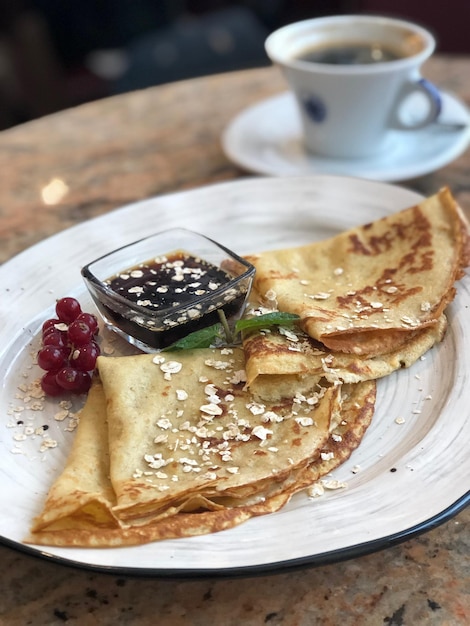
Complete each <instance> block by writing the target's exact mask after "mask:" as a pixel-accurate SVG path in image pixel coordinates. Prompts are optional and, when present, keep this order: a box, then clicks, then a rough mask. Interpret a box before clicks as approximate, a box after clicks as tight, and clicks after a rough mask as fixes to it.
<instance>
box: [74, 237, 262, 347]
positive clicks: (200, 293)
mask: <svg viewBox="0 0 470 626" xmlns="http://www.w3.org/2000/svg"><path fill="white" fill-rule="evenodd" d="M81 273H82V276H83V279H84V281H85V284H86V286H87V288H88V290H89V292H90V294H91V296H92V298H93V300H94V302H95V304H96V307H97V308H98V311H99V312H100V314H101V316H102V317H103V319H104V321H105V323H106V324H107V326H108V327H109V328H111V329H112V330H114V331H115V332H116V333H118V334H119V335H120V336H121V337H123V338H124V339H126V340H127V341H128V342H130V343H131V344H133V345H135V346H137V347H138V348H140V349H141V350H143V351H144V352H157V351H158V350H161V349H162V348H166V347H168V346H170V345H171V344H173V343H174V342H175V341H177V340H179V339H181V338H182V337H184V336H186V335H188V334H190V333H192V332H194V331H196V330H200V329H202V328H205V327H207V326H210V325H212V324H215V323H216V322H219V321H220V319H221V312H223V314H224V315H225V318H226V320H227V322H228V324H229V325H230V324H234V322H235V321H236V320H237V319H239V318H240V316H241V315H242V314H243V311H244V309H245V306H246V302H247V298H248V296H249V294H250V291H251V286H252V282H253V277H254V274H255V268H254V267H253V266H252V265H251V264H250V263H248V262H247V261H246V260H245V259H243V258H242V257H240V256H238V255H237V254H235V253H234V252H232V251H231V250H229V249H228V248H226V247H225V246H222V245H221V244H219V243H217V242H216V241H213V240H212V239H209V238H208V237H205V236H204V235H201V234H199V233H196V232H193V231H191V230H187V229H184V228H173V229H170V230H166V231H162V232H160V233H156V234H154V235H151V236H149V237H145V238H143V239H140V240H138V241H135V242H133V243H130V244H128V245H125V246H123V247H122V248H118V249H117V250H114V251H112V252H110V253H108V254H105V255H104V256H101V257H100V258H98V259H95V260H94V261H91V263H88V264H87V265H85V266H84V267H83V268H82V270H81Z"/></svg>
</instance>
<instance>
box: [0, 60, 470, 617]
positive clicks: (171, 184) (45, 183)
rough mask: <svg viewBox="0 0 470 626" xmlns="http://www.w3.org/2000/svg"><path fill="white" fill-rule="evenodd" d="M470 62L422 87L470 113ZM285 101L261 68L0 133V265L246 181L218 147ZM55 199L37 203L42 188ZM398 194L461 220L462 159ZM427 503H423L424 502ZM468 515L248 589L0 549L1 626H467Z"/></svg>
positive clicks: (465, 166)
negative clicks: (434, 197)
mask: <svg viewBox="0 0 470 626" xmlns="http://www.w3.org/2000/svg"><path fill="white" fill-rule="evenodd" d="M469 68H470V58H466V57H445V56H436V57H435V58H433V59H432V60H431V61H430V62H429V63H428V65H427V67H426V75H427V77H428V78H430V79H432V80H433V81H435V82H436V83H437V84H439V85H441V86H443V87H444V88H446V89H447V90H450V91H452V92H454V93H456V94H458V96H459V97H460V99H461V100H463V101H465V102H466V103H467V104H468V105H470V82H469V81H468V76H469ZM285 88H286V86H285V83H284V81H283V79H282V77H281V75H280V74H279V73H278V71H277V70H276V69H274V68H261V69H255V70H249V71H242V72H234V73H230V74H224V75H216V76H210V77H205V78H200V79H195V80H189V81H183V82H179V83H174V84H169V85H164V86H159V87H155V88H150V89H147V90H143V91H138V92H133V93H129V94H124V95H121V96H116V97H112V98H108V99H104V100H100V101H97V102H93V103H89V104H85V105H82V106H80V107H76V108H74V109H71V110H67V111H63V112H60V113H57V114H54V115H51V116H47V117H44V118H42V119H38V120H35V121H32V122H30V123H27V124H24V125H21V126H18V127H15V128H12V129H9V130H7V131H4V132H2V133H0V262H4V261H6V260H8V259H9V258H11V257H12V256H13V255H15V254H17V253H19V252H20V251H22V250H24V249H26V248H28V247H29V246H31V245H32V244H34V243H36V242H38V241H40V240H42V239H44V238H46V237H48V236H50V235H53V234H54V233H57V232H60V231H61V230H63V229H65V228H67V227H69V226H71V225H74V224H77V223H80V222H82V221H84V220H87V219H89V218H91V217H94V216H97V215H101V214H105V213H107V212H109V211H111V210H113V209H114V208H117V207H119V206H122V205H124V204H127V203H129V202H133V201H135V200H138V199H143V198H147V197H151V196H155V195H159V194H163V193H167V192H172V191H178V190H182V189H191V188H195V187H198V186H201V185H205V184H209V183H213V182H218V181H225V180H233V179H237V178H240V177H242V176H247V175H249V174H247V173H246V172H244V171H242V170H241V169H240V168H238V167H237V166H235V165H233V164H232V163H231V162H230V161H229V160H228V159H227V158H226V157H225V156H224V154H223V151H222V149H221V145H220V136H221V133H222V131H223V129H224V128H225V127H226V125H227V124H228V123H229V122H230V120H231V119H232V118H233V117H234V116H235V115H236V114H237V113H239V112H240V111H242V110H243V109H244V108H245V107H247V106H249V105H251V104H253V103H255V102H257V101H260V100H262V99H263V98H266V97H269V96H271V95H274V94H276V93H279V92H280V91H282V90H284V89H285ZM55 180H60V181H62V183H64V184H65V186H64V187H63V194H62V198H61V199H60V200H59V201H58V202H55V203H47V202H45V195H44V194H45V193H46V192H47V189H49V188H50V187H49V186H50V184H51V182H52V181H55ZM400 184H402V185H403V186H406V187H408V188H410V189H413V190H415V191H418V192H421V193H423V194H425V195H430V194H431V193H433V192H434V191H436V190H437V189H438V188H439V187H441V186H442V185H449V186H450V187H451V189H452V191H453V193H454V195H455V196H456V198H457V199H458V200H459V202H460V204H461V205H462V206H463V207H464V209H465V210H466V211H470V151H467V152H465V153H464V154H463V155H462V156H460V157H459V158H458V159H456V160H455V161H454V162H452V163H450V164H449V165H447V166H446V167H443V168H442V169H440V170H438V171H436V172H432V173H430V174H428V175H426V176H423V177H420V178H418V179H414V180H409V181H403V182H402V183H400ZM429 497H430V498H432V493H430V496H429ZM469 553H470V509H468V508H467V509H466V510H464V511H462V512H460V513H459V514H458V515H456V516H455V517H453V518H452V519H450V520H449V521H447V522H446V523H444V524H442V525H440V526H439V527H437V528H435V529H433V530H430V531H429V532H427V533H425V534H422V535H419V536H417V537H414V538H413V539H410V540H408V541H406V542H404V543H402V544H400V545H395V546H393V547H390V548H387V549H386V550H382V551H380V552H378V553H375V554H370V555H367V556H362V557H360V558H357V559H353V560H349V561H346V562H342V563H337V564H333V565H325V566H321V567H316V568H310V569H303V570H298V571H292V572H284V573H278V574H274V575H270V576H259V577H256V578H234V579H228V578H227V579H224V578H215V577H214V578H207V579H202V580H184V579H179V580H171V579H161V578H159V579H149V578H132V577H124V576H116V575H113V574H106V573H98V572H92V571H87V570H81V569H73V568H67V567H65V566H63V565H61V564H57V563H54V562H49V561H48V560H47V559H40V558H36V557H33V556H30V555H28V554H24V553H22V552H20V551H17V550H15V549H12V548H11V547H10V546H8V545H0V556H1V562H2V573H1V575H0V581H1V583H0V591H1V593H0V624H8V625H9V626H16V625H18V626H20V625H21V626H23V625H24V624H33V625H36V624H38V625H39V624H48V625H56V624H127V623H129V624H135V625H140V624H142V625H144V624H150V623H158V624H160V625H164V626H166V625H168V626H170V625H171V626H178V625H180V624H181V625H183V624H185V625H191V626H203V625H204V626H206V625H207V624H220V625H221V626H229V625H230V626H232V625H233V626H235V625H238V624H244V625H247V626H257V625H261V624H268V625H270V626H276V625H282V626H307V625H311V624H322V625H324V626H336V625H337V624H342V625H344V626H353V625H354V626H355V625H362V624H364V625H371V626H376V625H378V624H388V625H389V626H402V625H403V626H408V625H413V626H414V625H418V624H426V625H431V626H434V625H435V626H437V625H439V626H441V625H449V626H454V625H460V624H462V625H463V624H468V623H470V560H469V557H468V555H469Z"/></svg>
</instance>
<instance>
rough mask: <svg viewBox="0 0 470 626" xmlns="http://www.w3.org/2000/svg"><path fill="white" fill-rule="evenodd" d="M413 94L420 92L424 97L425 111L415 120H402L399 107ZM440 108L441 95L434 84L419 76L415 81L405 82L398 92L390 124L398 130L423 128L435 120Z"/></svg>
mask: <svg viewBox="0 0 470 626" xmlns="http://www.w3.org/2000/svg"><path fill="white" fill-rule="evenodd" d="M414 94H421V95H423V96H424V97H425V99H426V101H427V105H428V106H427V111H426V112H425V114H424V116H422V117H420V118H419V119H418V120H416V121H411V120H409V121H407V122H404V121H403V119H402V118H400V108H401V107H403V106H404V101H405V100H406V99H407V98H409V97H410V96H412V95H414ZM441 110H442V97H441V94H440V92H439V89H438V88H437V87H436V85H434V84H433V83H431V82H430V81H428V80H426V79H425V78H420V79H419V80H417V81H410V82H408V83H406V84H405V86H404V87H403V89H402V91H401V92H400V95H399V97H398V102H397V105H396V106H395V110H394V111H393V113H392V119H391V123H390V126H391V127H392V128H398V129H400V130H416V129H419V128H424V127H425V126H428V125H429V124H432V123H433V122H435V121H436V120H437V118H438V117H439V114H440V113H441Z"/></svg>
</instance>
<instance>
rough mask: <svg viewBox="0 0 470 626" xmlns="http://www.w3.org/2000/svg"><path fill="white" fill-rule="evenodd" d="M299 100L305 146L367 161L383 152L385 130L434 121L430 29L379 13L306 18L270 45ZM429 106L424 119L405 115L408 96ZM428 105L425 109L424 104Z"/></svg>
mask: <svg viewBox="0 0 470 626" xmlns="http://www.w3.org/2000/svg"><path fill="white" fill-rule="evenodd" d="M265 47H266V52H267V54H268V56H269V58H270V59H271V60H272V61H273V63H275V64H276V65H278V66H279V67H280V68H281V70H282V71H283V73H284V76H285V78H286V80H287V82H288V84H289V85H290V87H291V89H292V91H293V93H294V95H295V97H296V101H297V103H298V108H299V112H300V116H301V119H302V125H303V130H304V141H305V145H306V148H307V149H308V150H309V151H310V152H313V153H315V154H320V155H323V156H330V157H342V158H354V157H370V156H372V155H374V154H377V153H380V152H381V151H382V150H383V149H386V138H387V135H388V131H390V130H392V129H401V130H407V131H410V132H411V131H413V130H416V129H418V128H423V127H424V126H426V125H428V124H430V123H432V122H434V121H435V120H436V119H437V117H438V115H439V113H440V110H441V98H440V95H439V90H438V89H437V88H436V87H435V86H434V85H433V84H432V83H430V82H429V81H427V80H425V79H423V77H422V76H421V74H420V68H421V66H422V64H423V63H424V62H425V61H426V60H427V59H428V58H429V57H430V56H431V54H432V53H433V51H434V49H435V40H434V37H433V36H432V34H431V33H430V32H429V31H427V30H426V29H425V28H423V27H421V26H419V25H417V24H413V23H411V22H408V21H406V20H399V19H393V18H387V17H381V16H370V15H344V16H332V17H324V18H314V19H311V20H304V21H302V22H297V23H294V24H290V25H287V26H284V27H282V28H280V29H278V30H277V31H275V32H274V33H272V34H271V35H270V36H269V37H268V38H267V40H266V43H265ZM416 94H419V98H421V99H423V100H424V101H425V106H424V115H422V116H421V117H420V118H419V119H414V118H413V117H412V116H411V118H410V116H406V115H405V113H406V104H407V102H410V96H412V95H413V97H414V98H416ZM421 108H423V107H421Z"/></svg>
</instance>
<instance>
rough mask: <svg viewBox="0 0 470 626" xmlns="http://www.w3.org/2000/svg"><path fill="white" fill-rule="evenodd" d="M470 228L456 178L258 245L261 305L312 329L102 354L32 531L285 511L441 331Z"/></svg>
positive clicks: (200, 528)
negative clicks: (455, 192)
mask: <svg viewBox="0 0 470 626" xmlns="http://www.w3.org/2000/svg"><path fill="white" fill-rule="evenodd" d="M468 233H469V229H468V225H467V223H466V221H465V219H464V218H463V216H462V213H461V211H460V209H459V207H458V206H457V204H456V203H455V201H454V199H453V198H452V195H451V194H450V192H449V191H448V190H446V189H444V190H442V191H441V192H440V193H439V194H437V195H436V196H434V197H432V198H429V199H428V200H426V201H424V202H423V203H421V204H420V205H419V206H415V207H412V208H410V209H406V210H404V211H402V212H400V213H397V214H395V215H392V216H389V217H386V218H384V219H382V220H379V221H377V222H374V223H372V224H368V225H365V226H363V227H360V228H356V229H353V230H350V231H348V232H346V233H342V234H340V235H338V236H336V237H334V238H333V239H330V240H328V241H323V242H319V243H313V244H311V245H308V246H303V247H299V248H291V249H286V250H278V251H270V252H265V253H260V254H257V255H253V256H252V257H250V260H251V262H252V263H253V264H254V265H255V267H256V270H257V273H256V278H255V281H256V282H255V290H254V292H253V297H252V306H251V308H250V311H249V314H250V315H255V314H257V313H259V312H264V311H266V310H268V309H269V310H280V311H287V312H291V313H296V314H297V315H298V316H299V320H300V325H299V327H296V328H282V327H276V328H273V327H269V328H266V329H262V330H256V331H253V330H252V331H249V332H246V333H245V335H244V337H243V346H242V347H234V348H208V349H200V350H195V351H178V352H173V353H171V352H166V353H162V354H159V355H138V356H132V357H116V358H110V357H100V358H99V359H98V375H97V376H96V379H95V380H94V384H93V386H92V388H91V390H90V393H89V395H88V399H87V402H86V404H85V406H84V408H83V410H82V412H81V416H80V423H79V426H78V429H77V433H76V437H75V440H74V443H73V447H72V450H71V453H70V456H69V458H68V461H67V464H66V467H65V469H64V471H63V472H62V474H61V475H60V476H59V477H58V478H57V480H56V481H55V483H54V484H53V485H52V487H51V489H50V491H49V494H48V496H47V499H46V502H45V505H44V508H43V510H42V512H41V513H40V514H39V515H38V516H37V517H36V518H35V520H34V523H33V527H32V531H31V534H30V537H28V539H27V541H28V542H30V543H37V544H46V545H47V544H49V545H62V546H89V547H105V546H123V545H132V544H141V543H144V542H148V541H155V540H160V539H167V538H177V537H185V536H192V535H198V534H204V533H209V532H215V531H219V530H223V529H228V528H231V527H234V526H236V525H237V524H240V523H241V522H243V521H245V520H247V519H249V518H250V517H254V516H257V515H264V514H267V513H271V512H274V511H277V510H279V509H280V508H281V507H283V506H284V505H285V504H286V503H287V502H288V501H289V500H290V498H291V497H292V495H293V494H295V493H296V492H298V491H300V490H302V489H305V488H306V487H308V486H310V485H313V484H314V483H315V482H316V481H318V480H319V479H320V478H321V477H322V476H325V474H328V473H329V472H330V471H331V470H332V469H334V468H335V467H337V466H338V465H339V464H340V463H342V462H344V461H345V460H346V459H347V458H348V457H349V456H350V454H351V452H352V451H353V450H354V449H355V448H356V447H357V446H358V445H359V443H360V441H361V440H362V438H363V436H364V433H365V432H366V429H367V427H368V425H369V423H370V421H371V419H372V415H373V412H374V407H375V398H376V379H378V378H380V377H382V376H385V375H387V374H389V373H391V372H392V371H394V370H396V369H398V368H400V367H409V366H411V365H412V364H413V363H414V362H415V361H416V360H417V359H418V358H419V356H421V355H422V354H424V353H425V352H426V351H427V350H429V349H430V348H431V347H432V346H433V345H434V344H435V343H437V342H439V341H440V340H441V339H442V337H443V335H444V333H445V329H446V318H445V315H444V310H445V307H446V306H447V304H448V303H449V302H450V301H451V300H452V298H453V297H454V295H455V283H456V281H457V280H458V279H459V278H461V277H462V274H463V268H464V267H465V266H467V265H468V262H469V258H470V253H469V235H468Z"/></svg>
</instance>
